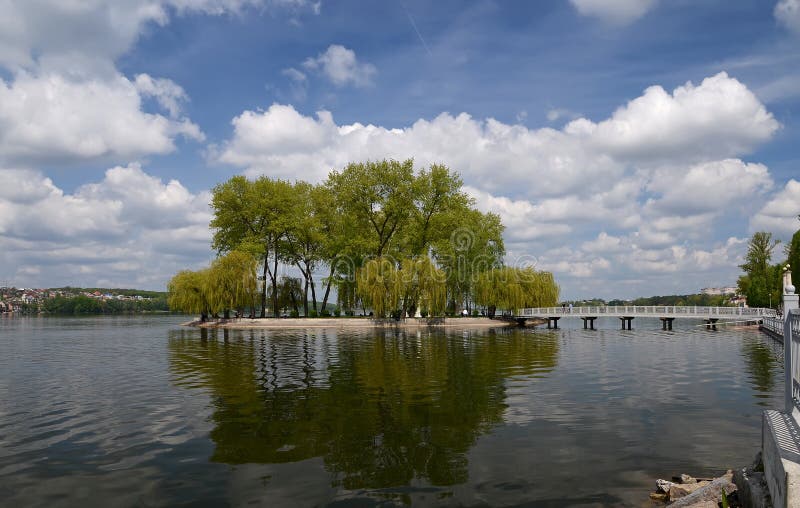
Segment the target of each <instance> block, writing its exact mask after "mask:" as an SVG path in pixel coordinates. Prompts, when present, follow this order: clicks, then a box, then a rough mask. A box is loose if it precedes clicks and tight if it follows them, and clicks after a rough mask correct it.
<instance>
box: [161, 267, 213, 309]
mask: <svg viewBox="0 0 800 508" xmlns="http://www.w3.org/2000/svg"><path fill="white" fill-rule="evenodd" d="M206 276H207V271H206V270H202V271H191V270H183V271H180V272H178V273H177V274H175V276H174V277H172V279H170V281H169V282H168V283H167V292H168V296H167V302H168V303H169V308H170V309H171V310H174V311H179V312H185V313H187V314H201V315H203V317H205V315H207V314H208V313H209V311H210V310H211V304H210V303H209V298H208V295H207V293H206V289H207V284H206V281H205V278H206Z"/></svg>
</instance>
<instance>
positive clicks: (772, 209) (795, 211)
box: [750, 179, 800, 238]
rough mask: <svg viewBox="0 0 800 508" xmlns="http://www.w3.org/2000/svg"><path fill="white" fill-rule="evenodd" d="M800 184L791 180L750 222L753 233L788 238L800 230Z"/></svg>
mask: <svg viewBox="0 0 800 508" xmlns="http://www.w3.org/2000/svg"><path fill="white" fill-rule="evenodd" d="M798 217H800V182H798V181H797V180H795V179H791V180H789V181H788V182H786V186H785V187H784V188H783V189H782V190H781V191H780V192H778V193H777V194H776V195H775V196H773V197H772V199H770V200H769V201H767V203H766V204H765V205H764V206H763V208H761V210H759V211H758V213H757V214H756V215H755V216H753V218H752V220H751V221H750V229H751V230H752V231H771V232H774V233H775V234H777V235H780V236H783V237H785V238H788V237H789V236H791V235H792V234H794V232H795V231H797V230H798V229H800V222H798Z"/></svg>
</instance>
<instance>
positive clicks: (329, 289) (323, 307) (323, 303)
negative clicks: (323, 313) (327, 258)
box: [312, 266, 333, 310]
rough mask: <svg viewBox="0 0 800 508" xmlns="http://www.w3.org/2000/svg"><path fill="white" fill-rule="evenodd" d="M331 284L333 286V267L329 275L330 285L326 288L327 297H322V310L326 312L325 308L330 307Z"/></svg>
mask: <svg viewBox="0 0 800 508" xmlns="http://www.w3.org/2000/svg"><path fill="white" fill-rule="evenodd" d="M331 284H333V266H331V271H330V273H329V274H328V284H327V286H326V287H325V296H323V297H322V309H321V310H325V307H327V306H328V296H330V294H331ZM312 287H313V286H312Z"/></svg>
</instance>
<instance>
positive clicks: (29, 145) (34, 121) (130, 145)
mask: <svg viewBox="0 0 800 508" xmlns="http://www.w3.org/2000/svg"><path fill="white" fill-rule="evenodd" d="M140 78H141V76H140ZM148 81H149V83H150V84H151V85H152V86H153V89H152V90H151V91H149V92H148V93H150V94H152V95H154V96H156V97H157V98H159V100H161V101H166V102H167V105H168V106H169V102H170V101H177V100H178V99H179V98H180V97H181V95H180V93H178V92H177V91H180V92H182V90H181V89H180V87H177V85H175V84H174V83H172V82H171V81H168V80H155V81H154V80H152V79H150V78H149V76H148V77H147V79H146V80H144V79H139V80H138V81H137V83H132V82H131V81H129V80H128V79H127V78H125V77H124V76H121V75H116V76H115V77H113V78H112V79H110V80H102V79H88V80H71V79H68V78H65V77H64V76H61V75H58V74H46V75H43V76H34V75H30V74H27V73H23V74H20V75H18V76H17V78H16V79H15V80H14V81H13V82H11V83H6V82H4V81H3V80H0V161H4V162H5V163H7V164H8V163H14V164H25V165H35V164H36V163H40V162H53V163H55V162H58V163H61V162H69V161H74V160H82V159H90V158H101V159H120V158H122V159H129V158H137V157H140V156H142V155H147V154H164V153H168V152H171V151H173V150H174V149H175V144H174V139H175V137H176V136H183V137H185V138H189V139H193V140H198V141H200V140H202V139H203V134H202V132H200V129H199V127H198V126H197V125H195V124H194V123H192V122H191V121H190V120H188V119H185V118H183V119H176V118H167V117H164V116H162V115H159V114H152V113H146V112H144V111H142V99H141V96H140V93H139V91H138V90H137V87H141V86H142V83H147V82H148ZM165 87H166V88H167V89H169V88H171V91H164V88H165ZM176 93H177V94H178V95H175V94H176ZM169 107H172V106H169ZM174 107H176V108H177V105H175V106H174Z"/></svg>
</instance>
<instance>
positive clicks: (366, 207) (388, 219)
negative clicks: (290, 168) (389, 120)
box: [326, 159, 414, 257]
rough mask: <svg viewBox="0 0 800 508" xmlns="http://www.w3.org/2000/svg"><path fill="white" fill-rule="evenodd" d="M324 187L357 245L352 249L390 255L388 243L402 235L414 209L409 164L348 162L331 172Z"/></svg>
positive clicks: (412, 173) (411, 164) (391, 251)
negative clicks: (341, 214) (327, 189)
mask: <svg viewBox="0 0 800 508" xmlns="http://www.w3.org/2000/svg"><path fill="white" fill-rule="evenodd" d="M326 185H327V186H328V187H329V188H330V189H331V191H332V193H333V196H334V199H335V200H336V202H337V204H338V206H339V207H340V210H341V211H342V212H343V215H344V216H345V217H346V218H347V222H348V226H349V229H350V234H351V235H352V236H351V238H352V241H353V242H352V243H359V244H360V245H359V246H358V247H357V248H356V250H358V251H360V252H363V253H365V254H371V255H374V256H376V257H381V256H383V255H385V254H391V255H394V254H395V253H396V252H393V250H396V248H397V246H396V245H393V244H392V240H393V239H394V238H395V237H401V236H402V235H403V234H404V233H405V229H406V227H408V225H409V223H410V220H411V216H412V211H413V208H414V203H413V188H414V164H413V161H412V160H411V159H408V160H406V161H403V162H398V161H395V160H382V161H377V162H372V161H369V162H362V163H351V164H348V165H347V166H346V167H345V168H344V169H343V170H342V171H341V172H337V171H332V172H331V173H330V175H329V176H328V181H327V184H326Z"/></svg>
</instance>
